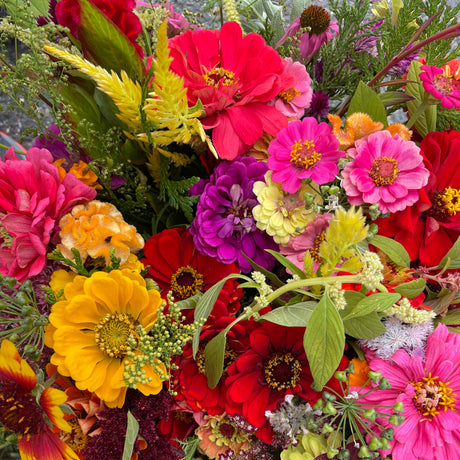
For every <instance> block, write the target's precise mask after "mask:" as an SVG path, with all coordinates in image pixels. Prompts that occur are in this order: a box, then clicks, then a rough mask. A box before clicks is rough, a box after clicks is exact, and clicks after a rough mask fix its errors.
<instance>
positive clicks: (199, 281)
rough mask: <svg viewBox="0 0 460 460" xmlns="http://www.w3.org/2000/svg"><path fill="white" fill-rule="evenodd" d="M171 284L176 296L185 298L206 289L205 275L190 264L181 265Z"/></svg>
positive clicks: (181, 298)
mask: <svg viewBox="0 0 460 460" xmlns="http://www.w3.org/2000/svg"><path fill="white" fill-rule="evenodd" d="M170 285H171V290H172V292H173V294H174V297H175V298H176V299H180V300H184V299H187V298H189V297H191V296H193V295H195V294H196V293H197V291H203V290H204V280H203V275H202V274H201V273H198V272H197V271H196V270H195V269H194V268H192V267H191V266H190V265H187V266H186V267H180V268H179V270H177V271H176V273H174V275H173V276H172V277H171V282H170Z"/></svg>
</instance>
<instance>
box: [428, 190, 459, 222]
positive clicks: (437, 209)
mask: <svg viewBox="0 0 460 460" xmlns="http://www.w3.org/2000/svg"><path fill="white" fill-rule="evenodd" d="M431 202H432V203H433V206H432V208H431V209H430V210H429V214H430V215H431V216H433V217H434V218H435V219H436V220H438V221H441V222H447V221H448V220H449V218H450V217H452V216H455V215H456V214H457V212H460V190H459V189H456V188H452V187H447V188H445V189H444V190H436V191H434V192H433V194H432V196H431Z"/></svg>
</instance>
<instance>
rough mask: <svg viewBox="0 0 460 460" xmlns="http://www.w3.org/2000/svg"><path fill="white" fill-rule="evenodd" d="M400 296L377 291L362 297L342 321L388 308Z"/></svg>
mask: <svg viewBox="0 0 460 460" xmlns="http://www.w3.org/2000/svg"><path fill="white" fill-rule="evenodd" d="M400 298H401V295H400V294H395V293H391V292H377V293H376V294H371V295H369V296H366V297H364V299H362V300H361V301H360V302H359V303H358V304H357V305H356V306H355V307H354V308H353V309H352V310H351V312H350V313H349V314H348V315H347V316H345V317H344V318H343V321H346V320H349V319H352V318H359V317H362V316H367V315H368V314H369V313H372V312H382V311H385V310H386V309H387V308H390V307H391V306H392V305H394V304H395V303H396V302H397V301H398V300H399V299H400Z"/></svg>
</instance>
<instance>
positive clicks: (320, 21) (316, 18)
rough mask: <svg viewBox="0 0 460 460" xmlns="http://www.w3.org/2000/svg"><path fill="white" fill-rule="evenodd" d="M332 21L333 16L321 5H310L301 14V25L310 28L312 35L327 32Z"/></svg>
mask: <svg viewBox="0 0 460 460" xmlns="http://www.w3.org/2000/svg"><path fill="white" fill-rule="evenodd" d="M330 23H331V16H330V15H329V13H328V12H327V10H326V9H325V8H323V7H322V6H319V5H310V6H309V7H308V8H306V9H305V10H303V13H302V14H301V15H300V27H302V28H304V29H305V28H308V29H310V36H311V35H312V34H315V35H319V34H321V33H323V32H326V31H327V29H328V28H329V24H330Z"/></svg>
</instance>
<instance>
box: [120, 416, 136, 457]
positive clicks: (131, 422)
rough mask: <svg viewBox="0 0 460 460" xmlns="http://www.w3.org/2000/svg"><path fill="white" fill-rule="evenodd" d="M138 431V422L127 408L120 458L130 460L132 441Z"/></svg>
mask: <svg viewBox="0 0 460 460" xmlns="http://www.w3.org/2000/svg"><path fill="white" fill-rule="evenodd" d="M138 433H139V423H138V421H137V420H136V419H135V418H134V415H133V414H131V412H130V411H129V410H128V426H127V427H126V438H125V445H124V448H123V457H122V460H130V458H131V456H132V454H133V450H134V443H135V442H136V439H137V434H138Z"/></svg>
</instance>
